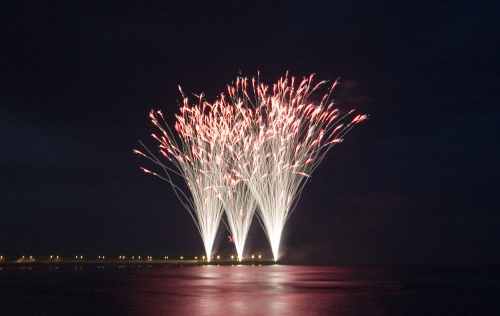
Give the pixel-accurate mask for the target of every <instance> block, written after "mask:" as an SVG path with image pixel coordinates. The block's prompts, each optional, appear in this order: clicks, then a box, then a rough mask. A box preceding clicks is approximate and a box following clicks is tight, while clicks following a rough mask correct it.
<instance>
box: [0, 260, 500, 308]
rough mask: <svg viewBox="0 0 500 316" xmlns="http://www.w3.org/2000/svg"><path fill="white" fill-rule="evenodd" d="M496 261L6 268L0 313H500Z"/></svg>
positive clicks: (1, 283) (0, 290) (2, 276)
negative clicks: (487, 264) (484, 263)
mask: <svg viewBox="0 0 500 316" xmlns="http://www.w3.org/2000/svg"><path fill="white" fill-rule="evenodd" d="M499 272H500V269H498V268H493V267H488V268H486V267H482V268H477V267H474V268H471V267H397V268H394V267H307V266H280V265H277V266H262V267H259V266H255V267H252V266H235V267H231V266H221V267H217V266H205V267H184V268H183V267H177V268H172V267H170V268H164V267H162V268H147V267H142V268H137V267H135V268H131V267H128V268H118V267H116V266H114V267H107V268H105V269H101V268H97V267H95V266H93V267H87V266H83V268H81V269H80V268H77V269H74V267H72V268H71V269H69V268H66V269H58V270H57V271H55V269H52V270H48V268H44V269H32V270H29V269H23V270H21V269H20V268H9V269H6V268H4V269H3V270H1V271H0V315H500V310H499V308H500V284H499V276H500V273H499Z"/></svg>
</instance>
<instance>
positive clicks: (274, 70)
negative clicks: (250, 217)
mask: <svg viewBox="0 0 500 316" xmlns="http://www.w3.org/2000/svg"><path fill="white" fill-rule="evenodd" d="M171 2H172V3H173V2H174V1H165V3H164V4H163V5H151V4H149V5H146V4H141V5H134V6H132V5H130V6H125V5H116V4H98V5H81V4H79V5H76V4H62V2H60V3H59V2H58V3H59V4H56V3H55V2H50V4H48V3H49V2H44V1H33V2H32V3H28V2H22V1H2V3H1V4H0V6H1V7H0V25H1V30H0V31H1V39H0V43H1V44H0V50H1V56H0V57H1V58H0V67H1V68H0V80H1V81H0V152H1V155H0V197H1V198H0V255H4V256H7V257H11V258H18V257H19V256H21V255H35V256H47V255H50V254H59V255H61V256H68V257H69V256H74V255H76V254H83V255H87V256H95V255H101V254H105V255H107V256H108V257H109V258H111V257H114V256H118V255H121V254H125V255H133V254H136V255H141V254H142V255H144V256H146V255H154V256H163V255H170V256H172V257H174V256H177V255H185V256H191V255H192V256H194V255H201V254H203V251H204V250H203V244H202V242H201V238H200V236H199V234H198V231H197V230H196V227H195V225H194V223H193V221H192V219H191V217H190V216H189V214H188V213H187V212H186V211H185V210H184V209H183V208H182V207H181V205H180V203H179V202H178V201H177V199H176V197H175V195H174V194H173V191H172V189H171V187H169V185H168V184H167V183H165V182H163V181H161V180H160V179H158V178H156V177H153V176H151V175H147V174H145V173H144V172H142V171H141V170H140V167H141V166H144V167H149V168H150V169H154V167H153V166H152V165H151V164H148V161H147V160H146V159H143V158H142V159H141V158H140V157H138V156H137V155H134V154H133V152H132V149H134V148H139V146H140V145H139V143H138V141H139V140H142V141H144V142H145V143H146V144H147V145H148V146H149V147H150V148H152V149H154V148H155V146H156V144H157V143H156V142H155V141H154V140H153V139H152V138H151V137H150V135H151V133H153V132H156V128H155V127H154V126H153V125H152V124H151V122H150V120H149V118H148V114H149V111H150V110H151V109H157V110H159V109H161V110H163V112H164V114H165V116H166V118H167V120H169V122H170V123H171V124H172V125H173V122H174V114H175V113H176V112H177V111H178V103H177V102H178V101H179V100H180V99H181V96H180V94H179V92H178V89H177V85H181V86H182V88H183V90H184V92H186V93H188V94H191V93H200V92H204V93H205V95H206V98H207V100H209V101H212V102H213V101H215V98H216V96H217V95H219V94H220V93H221V92H224V91H226V85H227V84H229V83H231V81H233V80H234V79H235V78H236V76H237V75H239V74H240V72H241V74H242V75H243V76H247V77H252V76H255V75H256V74H257V71H260V73H261V76H260V78H261V81H263V82H265V83H268V84H272V83H274V82H275V81H276V80H277V79H278V78H279V77H280V76H283V75H284V74H285V73H286V71H289V73H290V75H291V76H296V77H298V78H302V76H308V75H309V74H311V73H315V74H316V77H315V78H316V80H318V81H319V80H322V79H330V80H334V79H336V78H338V77H340V78H341V79H340V82H341V85H340V86H339V87H338V89H337V90H336V91H335V92H334V94H333V98H334V100H335V102H336V104H337V106H338V107H339V108H340V109H345V110H349V109H352V108H355V109H356V111H357V112H358V113H367V114H369V115H370V118H369V120H368V121H366V122H363V123H362V124H359V125H357V126H356V128H355V129H354V130H353V131H351V132H350V133H349V134H348V135H347V136H346V138H345V141H344V143H342V144H340V145H338V146H335V147H334V148H333V150H331V151H330V152H329V153H328V155H327V156H326V158H325V159H324V161H323V162H322V164H321V165H320V167H319V168H318V169H317V170H316V172H315V173H314V174H313V176H312V178H311V179H310V183H307V185H306V187H305V189H304V191H303V194H302V197H301V199H300V201H299V203H298V206H297V208H296V210H295V211H294V213H293V214H292V216H291V218H290V220H289V221H288V223H287V225H286V226H285V232H284V235H283V239H282V246H281V254H282V260H283V262H285V263H302V264H307V263H313V262H314V263H321V264H453V263H466V264H468V263H471V264H481V263H499V262H500V214H499V212H498V211H499V204H500V181H499V175H500V168H499V161H500V159H499V158H500V150H499V146H498V144H499V140H500V139H499V136H500V133H499V132H500V130H499V120H500V110H499V104H500V93H499V91H500V89H499V75H500V71H499V70H500V59H499V56H500V44H499V43H500V27H499V22H498V21H499V19H498V16H499V6H500V5H499V4H498V2H497V1H481V2H473V1H451V2H450V1H420V2H421V3H419V1H417V2H415V3H413V4H410V5H408V4H402V3H403V2H401V1H387V2H385V3H382V2H378V1H366V0H365V1H293V2H289V1H286V2H283V3H286V4H274V2H273V4H271V3H266V4H264V3H261V2H260V1H244V2H237V1H231V2H228V3H230V4H229V5H213V4H209V2H208V1H207V2H205V3H204V4H196V5H194V4H187V3H189V2H190V1H176V2H177V4H172V3H171ZM417 3H418V4H417ZM318 95H319V96H322V93H321V92H320V93H319V94H318ZM192 100H193V101H194V100H195V98H194V97H193V98H192ZM177 181H178V183H179V184H182V183H183V181H182V179H177ZM228 235H229V233H228V232H227V230H226V228H225V227H224V226H223V225H221V227H220V229H219V233H218V236H217V238H216V242H215V246H214V249H215V251H218V252H220V253H226V254H230V253H235V251H234V250H233V245H232V244H230V243H229V242H228V238H227V236H228ZM246 245H247V246H246V253H247V254H250V253H263V254H267V255H268V256H270V253H271V251H270V247H269V246H268V244H267V240H266V238H265V235H264V232H263V230H262V228H261V227H260V226H259V224H258V221H257V220H256V219H255V220H254V223H253V225H252V228H251V230H250V234H249V238H248V241H247V244H246Z"/></svg>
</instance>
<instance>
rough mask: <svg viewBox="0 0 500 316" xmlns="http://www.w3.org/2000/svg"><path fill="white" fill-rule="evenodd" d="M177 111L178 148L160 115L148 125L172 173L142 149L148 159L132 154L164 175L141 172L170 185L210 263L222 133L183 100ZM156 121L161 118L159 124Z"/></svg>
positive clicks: (219, 207) (221, 166)
mask: <svg viewBox="0 0 500 316" xmlns="http://www.w3.org/2000/svg"><path fill="white" fill-rule="evenodd" d="M181 93H182V91H181ZM200 100H201V97H200ZM200 102H201V101H200ZM180 111H181V115H176V119H177V122H176V124H175V130H176V131H177V133H178V135H179V137H178V138H180V145H179V144H178V142H177V141H176V137H175V136H174V134H173V133H172V130H171V129H170V128H169V127H168V124H167V123H166V122H165V120H164V118H163V115H162V113H161V112H160V111H158V112H156V113H154V112H153V111H151V113H150V118H151V121H152V122H153V124H154V125H156V126H157V127H158V128H159V129H160V131H161V133H162V135H161V136H160V137H158V136H157V135H155V134H153V135H152V136H153V138H155V139H156V140H157V141H158V142H159V143H160V145H159V148H160V153H161V154H162V155H163V156H164V157H166V158H167V159H168V160H169V161H170V162H171V163H172V164H173V165H174V167H175V169H172V168H170V167H168V166H166V165H164V164H163V163H162V162H161V161H160V160H159V159H158V158H157V157H156V156H155V155H154V154H153V153H152V152H151V151H149V150H148V149H147V148H146V147H145V146H144V145H143V147H144V148H145V149H146V150H147V152H148V155H145V154H144V153H142V152H140V151H138V150H134V152H135V153H137V154H140V155H142V156H145V157H147V158H148V159H150V160H151V161H153V162H154V163H156V164H157V165H159V166H161V168H162V169H163V170H164V171H165V175H166V176H165V177H163V176H160V175H158V174H157V173H154V172H152V171H149V170H148V169H145V168H142V169H143V170H144V171H145V172H147V173H151V174H153V175H155V176H157V177H159V178H161V179H163V180H165V181H167V182H168V183H170V185H171V186H172V188H173V189H174V191H175V194H176V195H177V197H178V198H179V200H180V201H181V203H182V204H183V206H184V207H185V208H186V210H187V211H188V212H189V214H190V215H191V216H192V218H193V220H194V222H195V224H196V226H197V228H198V231H199V232H200V235H201V238H202V240H203V244H204V246H205V252H206V256H207V261H210V258H211V252H212V246H213V242H214V239H215V235H216V233H217V229H218V227H219V224H220V221H221V217H222V214H223V208H222V201H221V190H220V188H221V187H223V184H224V181H225V178H224V177H223V176H224V172H223V171H224V168H225V165H224V164H223V157H222V153H223V151H222V148H221V147H219V146H215V144H217V143H223V142H218V141H219V140H218V139H217V138H218V137H220V134H219V133H218V132H219V131H223V130H224V129H223V128H217V127H218V126H217V125H216V124H214V120H213V117H211V116H205V115H203V108H200V107H189V106H188V99H187V98H186V97H184V105H183V106H182V107H181V109H180ZM158 118H161V121H159V120H158ZM215 123H216V122H215ZM211 124H214V125H213V126H212V125H211ZM141 144H142V143H141ZM171 174H175V175H178V176H181V177H183V178H184V180H185V181H186V184H187V186H188V188H189V190H190V192H191V196H192V198H189V197H188V196H187V195H186V194H185V193H184V192H183V191H182V190H181V189H180V187H179V186H177V185H176V184H175V183H174V182H173V181H172V178H171Z"/></svg>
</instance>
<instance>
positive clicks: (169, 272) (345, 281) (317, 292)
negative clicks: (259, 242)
mask: <svg viewBox="0 0 500 316" xmlns="http://www.w3.org/2000/svg"><path fill="white" fill-rule="evenodd" d="M351 269H352V268H348V267H339V268H333V267H328V268H322V267H294V266H264V267H252V266H238V267H224V266H223V267H215V266H206V267H196V268H184V269H165V270H161V272H160V271H159V270H153V271H154V274H151V275H150V276H149V277H148V276H147V275H141V277H140V278H137V280H136V281H137V283H136V284H135V287H134V288H135V289H136V290H135V291H134V292H133V295H131V296H130V297H128V298H127V300H128V301H129V302H131V303H132V304H134V305H135V306H134V307H135V308H134V309H135V310H137V311H139V310H140V311H142V312H147V313H164V314H170V313H177V314H180V315H194V314H198V315H241V314H244V315H249V314H254V315H265V314H273V315H315V314H316V315H325V314H332V313H334V314H336V315H351V314H359V313H360V312H368V311H369V314H371V315H376V314H384V312H385V311H384V309H383V308H382V307H381V306H379V304H378V303H377V301H376V300H375V299H370V297H371V296H373V295H376V294H377V292H379V291H380V289H379V288H380V285H378V284H375V283H371V282H369V281H367V280H366V277H363V278H362V279H364V280H357V279H358V276H357V275H356V273H355V271H351ZM144 282H146V283H147V285H145V284H144Z"/></svg>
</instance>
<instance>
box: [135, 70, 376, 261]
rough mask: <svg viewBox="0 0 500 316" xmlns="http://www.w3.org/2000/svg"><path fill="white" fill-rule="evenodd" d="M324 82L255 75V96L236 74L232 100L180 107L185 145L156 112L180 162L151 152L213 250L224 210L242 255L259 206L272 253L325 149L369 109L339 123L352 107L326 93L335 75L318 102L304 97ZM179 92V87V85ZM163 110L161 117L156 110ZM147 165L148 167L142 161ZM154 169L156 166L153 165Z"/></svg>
mask: <svg viewBox="0 0 500 316" xmlns="http://www.w3.org/2000/svg"><path fill="white" fill-rule="evenodd" d="M323 83H324V82H320V83H318V84H316V85H315V86H314V87H313V86H312V76H310V77H309V78H305V79H304V80H302V82H301V83H300V84H299V86H298V87H297V88H296V87H295V85H294V78H293V77H292V78H291V80H290V81H289V80H288V77H285V78H281V79H280V80H279V81H278V83H277V84H276V85H274V87H273V90H272V93H269V87H268V86H265V85H264V84H260V83H259V82H258V81H257V82H256V81H255V79H252V91H251V92H252V94H253V99H252V98H250V96H249V94H248V91H247V85H248V80H247V79H246V78H237V80H236V85H235V86H234V87H231V86H230V87H229V88H228V89H229V102H228V101H227V100H226V98H225V97H224V95H221V98H220V100H218V101H217V102H215V103H214V104H209V103H206V102H205V101H204V100H203V96H200V97H199V104H198V105H193V106H191V107H190V106H189V105H188V100H187V98H186V97H184V104H183V106H182V107H181V115H177V116H176V118H177V122H176V125H175V129H176V131H177V133H178V134H179V138H180V139H181V146H179V145H178V144H177V142H176V141H175V138H174V135H173V133H172V132H171V130H170V129H169V127H168V125H167V124H166V123H165V121H164V120H163V116H162V114H161V112H157V115H155V114H153V112H152V113H151V115H150V116H151V119H152V121H153V123H154V124H155V125H156V126H157V127H158V128H160V130H161V132H162V136H161V137H157V136H155V135H153V137H155V138H156V139H157V140H158V141H159V142H160V146H159V147H160V152H161V153H162V155H164V156H165V157H167V159H169V160H170V161H171V162H172V163H173V165H174V166H175V167H176V170H175V169H171V168H169V167H167V166H165V165H163V164H162V163H161V162H160V161H159V160H158V158H156V157H155V156H154V155H153V154H152V153H151V152H150V151H148V153H149V154H150V155H149V156H146V155H144V154H143V153H141V152H139V151H136V153H139V154H141V155H144V156H146V157H148V158H149V159H151V160H152V161H153V162H155V163H156V164H158V165H160V166H161V167H162V168H163V170H164V171H165V172H166V174H167V177H166V178H164V177H161V176H159V175H158V174H156V173H153V174H155V175H156V176H158V177H160V178H162V179H164V180H166V181H168V182H169V183H170V184H171V185H172V187H173V188H174V190H175V192H176V194H177V196H178V197H179V199H181V201H182V202H183V205H184V206H185V207H186V209H187V210H188V211H189V212H190V214H191V215H192V216H193V219H194V220H195V223H196V224H197V226H198V230H199V231H200V234H201V236H202V239H203V242H204V244H205V250H206V252H207V257H208V258H210V255H211V253H210V252H211V249H212V245H213V240H214V237H215V234H216V231H217V227H218V225H219V222H220V219H221V216H222V212H223V211H222V207H224V209H225V211H226V215H227V218H228V223H229V229H230V230H231V232H232V234H233V238H234V242H235V245H236V249H237V252H238V256H239V257H240V258H242V253H243V246H244V244H245V240H246V236H247V234H248V228H249V226H250V223H251V220H252V217H253V213H254V211H255V206H256V205H258V215H259V219H260V222H261V225H262V226H263V228H264V231H265V233H266V236H267V238H268V240H269V243H270V245H271V249H272V252H273V256H274V259H275V260H277V259H278V250H279V244H280V240H281V235H282V232H283V227H284V225H285V223H286V221H287V220H288V218H289V216H290V214H291V212H292V211H293V209H294V206H295V204H296V203H297V200H298V196H300V192H301V191H302V188H303V186H304V184H305V181H304V180H305V179H306V178H307V177H309V176H310V174H311V173H312V172H313V171H314V169H315V168H316V167H317V166H318V164H319V163H320V162H321V160H322V159H323V157H324V156H325V155H326V153H327V152H328V150H329V149H330V148H331V147H332V146H333V145H335V144H336V143H339V142H341V141H342V137H343V136H344V135H345V134H346V133H347V132H348V131H349V130H350V129H351V128H352V127H353V126H354V125H355V124H357V123H359V122H361V121H363V120H365V119H366V118H367V116H366V115H358V116H356V117H355V118H354V119H353V120H352V121H351V122H349V123H347V124H346V123H342V121H343V120H344V119H345V117H346V116H348V115H349V114H351V113H352V112H353V111H350V112H349V113H348V114H346V115H343V116H339V111H338V110H337V109H333V108H332V107H333V102H330V101H329V98H330V93H331V91H332V90H333V88H334V87H335V86H336V84H337V82H335V83H334V84H333V85H332V87H331V88H330V89H329V90H328V93H327V94H325V95H324V97H323V98H322V100H321V102H320V103H319V104H313V103H310V104H307V98H308V97H309V96H310V95H311V93H312V92H313V91H315V90H316V89H317V88H318V87H320V86H321V84H323ZM181 93H182V91H181ZM158 116H159V117H161V118H162V121H161V123H160V122H159V121H158V120H157V117H158ZM144 170H145V171H146V172H150V171H149V170H146V169H144ZM150 173H152V172H150ZM170 173H175V174H177V175H180V176H182V177H184V178H185V180H186V182H187V184H188V186H189V189H190V191H191V194H192V196H193V198H192V199H189V198H188V197H187V196H186V195H185V194H184V193H183V192H182V191H181V190H180V189H179V187H178V186H176V185H175V184H174V183H173V182H172V179H171V177H170Z"/></svg>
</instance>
